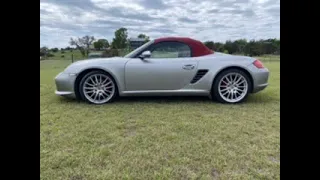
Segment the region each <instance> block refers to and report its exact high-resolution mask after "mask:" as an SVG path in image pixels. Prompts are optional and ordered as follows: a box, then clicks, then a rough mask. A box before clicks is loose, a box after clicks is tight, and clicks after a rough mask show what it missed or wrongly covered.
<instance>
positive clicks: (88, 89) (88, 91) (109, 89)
mask: <svg viewBox="0 0 320 180" xmlns="http://www.w3.org/2000/svg"><path fill="white" fill-rule="evenodd" d="M82 91H83V94H84V96H85V97H86V99H87V100H89V101H90V102H92V103H95V104H102V103H105V102H108V101H109V100H110V99H111V98H112V97H113V95H114V93H115V84H114V82H113V81H112V80H111V79H110V78H109V77H108V76H107V75H105V74H93V75H91V76H89V77H88V78H87V79H86V80H85V82H84V84H83V87H82Z"/></svg>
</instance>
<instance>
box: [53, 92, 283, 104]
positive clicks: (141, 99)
mask: <svg viewBox="0 0 320 180" xmlns="http://www.w3.org/2000/svg"><path fill="white" fill-rule="evenodd" d="M59 101H60V102H61V103H81V104H83V103H85V102H83V101H79V100H75V99H69V98H64V97H59ZM277 101H279V100H278V99H277V98H276V97H273V96H271V95H268V94H250V95H249V96H248V99H247V100H246V101H245V102H244V104H245V103H248V104H259V103H269V102H277ZM113 103H115V104H118V103H120V104H125V103H217V104H219V103H218V102H217V101H215V100H212V99H211V98H209V97H206V96H132V97H118V98H117V99H115V100H114V102H113Z"/></svg>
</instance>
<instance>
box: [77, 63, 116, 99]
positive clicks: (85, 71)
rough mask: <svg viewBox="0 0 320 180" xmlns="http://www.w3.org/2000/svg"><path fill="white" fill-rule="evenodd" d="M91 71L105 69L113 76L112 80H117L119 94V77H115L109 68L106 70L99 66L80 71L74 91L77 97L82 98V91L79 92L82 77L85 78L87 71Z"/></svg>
mask: <svg viewBox="0 0 320 180" xmlns="http://www.w3.org/2000/svg"><path fill="white" fill-rule="evenodd" d="M91 71H103V72H105V73H107V74H108V75H109V76H110V77H111V78H112V80H113V81H114V82H115V84H116V86H117V88H116V89H117V93H118V94H119V84H118V81H117V79H116V78H115V76H114V75H113V74H112V73H111V72H109V71H108V70H105V69H103V68H98V67H91V68H87V69H83V70H82V71H81V72H79V73H78V75H77V77H76V80H75V81H74V85H73V86H74V87H73V88H74V93H75V95H76V98H77V99H80V97H81V96H80V92H79V83H80V81H81V79H82V78H83V76H85V75H86V74H87V73H89V72H91Z"/></svg>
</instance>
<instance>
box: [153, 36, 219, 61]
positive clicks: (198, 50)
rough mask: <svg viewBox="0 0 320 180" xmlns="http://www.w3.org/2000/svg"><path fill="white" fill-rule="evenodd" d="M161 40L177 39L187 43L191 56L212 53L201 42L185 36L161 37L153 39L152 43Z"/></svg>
mask: <svg viewBox="0 0 320 180" xmlns="http://www.w3.org/2000/svg"><path fill="white" fill-rule="evenodd" d="M163 41H177V42H182V43H185V44H187V45H189V46H190V48H191V51H192V57H199V56H205V55H209V54H213V53H214V51H212V50H211V49H209V48H208V47H207V46H205V45H204V44H203V43H202V42H200V41H197V40H195V39H191V38H187V37H163V38H158V39H155V41H154V43H159V42H163Z"/></svg>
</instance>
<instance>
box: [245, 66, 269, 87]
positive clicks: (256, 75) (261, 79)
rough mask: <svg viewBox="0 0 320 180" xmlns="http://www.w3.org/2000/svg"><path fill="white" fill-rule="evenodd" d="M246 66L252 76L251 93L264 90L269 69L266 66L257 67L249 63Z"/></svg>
mask: <svg viewBox="0 0 320 180" xmlns="http://www.w3.org/2000/svg"><path fill="white" fill-rule="evenodd" d="M248 68H249V70H250V72H251V74H252V78H253V84H252V86H253V87H252V93H257V92H259V91H262V90H264V89H265V88H266V87H267V86H268V85H269V84H268V80H269V70H268V69H267V68H263V69H258V68H256V67H255V66H254V65H250V66H249V67H248Z"/></svg>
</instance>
